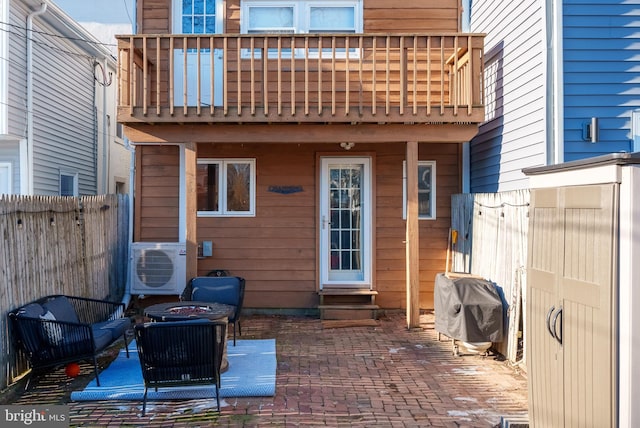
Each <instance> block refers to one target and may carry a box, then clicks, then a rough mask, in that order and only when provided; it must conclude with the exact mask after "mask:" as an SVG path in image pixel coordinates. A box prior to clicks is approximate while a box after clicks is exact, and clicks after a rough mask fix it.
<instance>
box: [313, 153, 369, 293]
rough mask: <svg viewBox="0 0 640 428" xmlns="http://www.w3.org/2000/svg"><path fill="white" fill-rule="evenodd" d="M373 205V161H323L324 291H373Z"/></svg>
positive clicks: (322, 250) (328, 159)
mask: <svg viewBox="0 0 640 428" xmlns="http://www.w3.org/2000/svg"><path fill="white" fill-rule="evenodd" d="M371 201H372V199H371V159H370V158H366V157H324V158H322V160H321V173H320V225H319V226H320V287H321V288H331V287H340V288H367V289H370V288H371V271H372V262H371V257H372V256H371V254H372V233H371V230H372V218H371V217H372V206H371V205H372V202H371Z"/></svg>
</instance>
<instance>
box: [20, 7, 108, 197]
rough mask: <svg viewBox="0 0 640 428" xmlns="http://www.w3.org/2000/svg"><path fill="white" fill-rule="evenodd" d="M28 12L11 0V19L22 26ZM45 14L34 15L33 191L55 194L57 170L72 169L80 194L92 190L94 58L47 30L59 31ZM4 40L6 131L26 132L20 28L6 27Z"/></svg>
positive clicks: (94, 186) (23, 48) (94, 185)
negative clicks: (7, 73) (7, 38)
mask: <svg viewBox="0 0 640 428" xmlns="http://www.w3.org/2000/svg"><path fill="white" fill-rule="evenodd" d="M29 12H31V11H30V10H27V9H23V8H21V7H20V5H19V4H18V3H17V2H11V24H12V25H15V26H16V27H18V28H24V27H25V22H26V16H27V15H28V13H29ZM47 18H49V19H50V17H49V16H48V15H47V13H45V14H43V15H40V16H38V17H36V18H35V19H34V21H33V29H34V34H33V40H34V43H33V139H34V141H33V171H34V172H33V191H34V194H42V195H58V194H59V171H60V170H72V171H77V172H78V192H79V194H81V195H82V194H95V193H96V192H97V183H96V162H97V148H96V140H97V135H98V131H99V130H98V129H97V123H96V117H95V115H96V114H97V112H96V111H95V110H94V66H93V63H94V59H93V58H92V57H90V56H89V54H87V53H86V52H85V51H84V50H83V49H81V48H80V47H79V46H78V45H76V44H75V43H73V42H71V41H70V40H68V39H65V38H63V37H55V36H51V35H50V34H59V32H58V31H57V30H56V29H55V28H53V27H52V26H50V25H47V24H46V19H47ZM9 46H10V47H9V50H10V57H11V61H9V63H10V76H9V106H8V110H9V112H8V113H9V133H10V134H12V135H17V136H20V137H21V138H26V137H27V134H26V129H27V124H26V110H25V105H26V89H25V87H26V83H25V73H26V42H25V32H24V31H23V30H22V31H13V32H11V35H10V43H9ZM96 84H97V83H96Z"/></svg>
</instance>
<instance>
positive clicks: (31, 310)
mask: <svg viewBox="0 0 640 428" xmlns="http://www.w3.org/2000/svg"><path fill="white" fill-rule="evenodd" d="M44 313H45V310H44V308H43V307H42V305H40V304H38V303H29V304H28V305H25V306H23V307H22V308H20V309H19V310H18V313H17V314H16V315H17V316H19V317H27V318H39V317H40V316H41V315H44Z"/></svg>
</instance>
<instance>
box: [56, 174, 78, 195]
mask: <svg viewBox="0 0 640 428" xmlns="http://www.w3.org/2000/svg"><path fill="white" fill-rule="evenodd" d="M60 196H78V173H77V172H65V171H60Z"/></svg>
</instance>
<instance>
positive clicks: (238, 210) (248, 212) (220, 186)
mask: <svg viewBox="0 0 640 428" xmlns="http://www.w3.org/2000/svg"><path fill="white" fill-rule="evenodd" d="M196 180H197V187H198V190H197V192H198V215H199V216H203V217H205V216H212V217H213V216H231V217H241V216H254V215H255V193H256V192H255V188H256V184H255V183H256V174H255V159H198V167H197V177H196Z"/></svg>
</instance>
